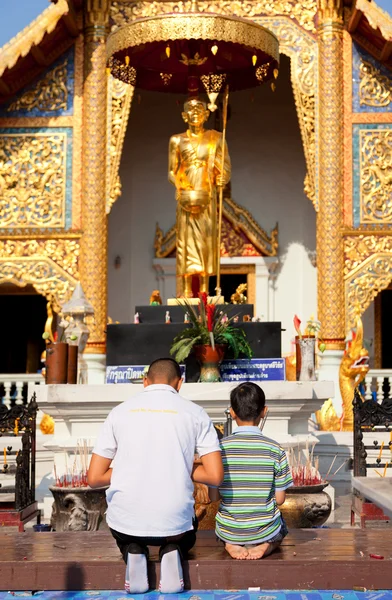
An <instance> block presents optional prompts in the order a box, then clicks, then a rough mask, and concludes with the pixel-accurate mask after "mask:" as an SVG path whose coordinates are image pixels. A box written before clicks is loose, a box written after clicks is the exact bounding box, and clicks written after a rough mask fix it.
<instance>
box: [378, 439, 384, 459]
mask: <svg viewBox="0 0 392 600" xmlns="http://www.w3.org/2000/svg"><path fill="white" fill-rule="evenodd" d="M383 448H384V442H381V448H380V452H379V455H378V460H381V456H382V451H383Z"/></svg>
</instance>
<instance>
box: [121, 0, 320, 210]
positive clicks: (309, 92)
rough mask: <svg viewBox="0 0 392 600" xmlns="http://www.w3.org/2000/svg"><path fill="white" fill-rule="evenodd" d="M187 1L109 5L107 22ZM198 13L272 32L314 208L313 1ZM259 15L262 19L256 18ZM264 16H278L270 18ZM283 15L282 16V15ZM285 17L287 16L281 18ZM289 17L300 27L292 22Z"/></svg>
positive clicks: (235, 5) (182, 7)
mask: <svg viewBox="0 0 392 600" xmlns="http://www.w3.org/2000/svg"><path fill="white" fill-rule="evenodd" d="M190 7H191V3H190V2H127V3H125V2H124V3H123V2H113V3H112V5H111V19H112V21H113V22H114V24H115V25H114V27H113V29H115V28H116V27H119V26H123V25H125V24H127V23H129V22H130V21H133V20H135V19H137V18H142V17H151V16H154V15H157V14H162V13H163V14H166V13H173V12H184V11H187V10H189V9H190ZM198 7H199V10H200V11H206V12H214V13H221V14H228V15H233V14H235V15H236V16H239V17H246V18H250V19H253V20H254V21H255V22H256V23H259V24H260V25H263V26H265V27H266V28H267V29H269V30H270V31H272V32H273V33H275V35H276V36H277V38H278V40H279V48H280V52H282V53H283V54H286V55H287V56H289V57H290V59H291V80H292V84H293V92H294V98H295V103H296V108H297V115H298V120H299V124H300V130H301V136H302V143H303V147H304V153H305V160H306V166H307V174H306V177H305V182H304V190H305V193H306V195H307V196H308V198H309V199H310V200H311V201H312V203H313V204H314V207H315V208H316V210H317V209H318V199H317V189H316V141H315V106H316V103H315V97H316V91H317V72H316V66H317V42H316V40H315V39H314V38H313V37H312V36H311V35H309V34H308V33H306V31H304V29H305V30H308V31H314V17H315V14H316V1H315V0H308V1H307V2H302V3H300V2H290V1H289V2H280V1H278V2H273V3H272V2H269V1H267V0H265V1H263V2H241V1H239V2H232V1H228V2H219V3H211V2H199V3H198ZM259 15H263V16H259ZM266 15H279V16H277V17H274V18H270V17H268V16H266ZM282 15H283V16H282ZM284 15H287V16H284ZM293 18H294V19H295V20H296V21H298V22H299V23H300V25H301V26H302V27H303V29H302V28H301V27H298V26H297V25H296V24H295V23H293Z"/></svg>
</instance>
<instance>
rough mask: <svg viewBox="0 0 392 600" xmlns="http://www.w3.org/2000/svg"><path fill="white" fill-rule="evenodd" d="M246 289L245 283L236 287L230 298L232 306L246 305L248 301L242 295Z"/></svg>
mask: <svg viewBox="0 0 392 600" xmlns="http://www.w3.org/2000/svg"><path fill="white" fill-rule="evenodd" d="M247 287H248V286H247V284H246V283H241V284H240V285H239V286H238V288H237V289H236V291H235V293H234V294H232V296H231V298H230V300H231V303H232V304H246V303H247V300H248V299H247V297H246V296H245V294H244V292H246V288H247Z"/></svg>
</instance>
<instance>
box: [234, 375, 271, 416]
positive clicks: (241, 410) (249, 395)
mask: <svg viewBox="0 0 392 600" xmlns="http://www.w3.org/2000/svg"><path fill="white" fill-rule="evenodd" d="M230 404H231V407H232V409H233V410H234V412H235V414H236V415H237V417H238V418H239V419H241V421H255V420H256V419H257V418H258V417H259V416H260V413H261V411H262V410H263V408H264V406H265V394H264V392H263V390H262V389H261V387H259V386H258V385H256V383H253V382H252V381H247V382H246V383H240V385H237V387H236V388H234V390H233V391H232V392H231V394H230Z"/></svg>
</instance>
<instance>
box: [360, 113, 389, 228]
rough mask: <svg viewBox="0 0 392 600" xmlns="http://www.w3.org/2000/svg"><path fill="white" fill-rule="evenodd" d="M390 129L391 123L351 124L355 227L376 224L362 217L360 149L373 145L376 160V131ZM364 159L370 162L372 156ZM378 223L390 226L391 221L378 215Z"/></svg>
mask: <svg viewBox="0 0 392 600" xmlns="http://www.w3.org/2000/svg"><path fill="white" fill-rule="evenodd" d="M388 130H389V131H392V123H370V124H364V123H362V124H358V125H353V132H352V133H353V135H352V152H353V225H354V227H355V228H358V227H360V226H361V225H362V224H363V223H366V224H369V223H371V224H377V223H376V221H372V222H370V220H368V219H365V218H364V209H363V208H362V209H361V202H362V201H363V199H362V197H361V171H362V170H363V169H364V165H363V162H364V156H363V155H362V156H361V154H362V149H363V148H364V149H365V151H366V152H368V153H369V152H371V151H372V146H373V147H374V157H375V160H377V158H378V155H379V152H378V151H377V148H376V146H375V145H376V144H377V135H374V134H375V133H377V131H380V134H381V132H385V131H388ZM367 132H368V134H369V136H371V138H372V139H371V143H367V140H366V136H367ZM366 161H367V163H368V164H372V161H373V158H372V156H366ZM374 185H375V187H376V188H377V186H379V185H381V182H377V181H376V183H375V184H374ZM379 224H382V225H383V226H384V227H388V226H392V223H391V222H390V221H389V222H386V221H384V220H383V218H381V217H380V219H379Z"/></svg>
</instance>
